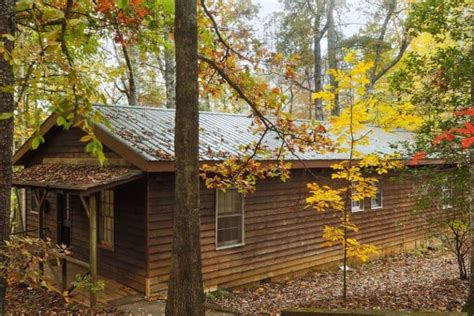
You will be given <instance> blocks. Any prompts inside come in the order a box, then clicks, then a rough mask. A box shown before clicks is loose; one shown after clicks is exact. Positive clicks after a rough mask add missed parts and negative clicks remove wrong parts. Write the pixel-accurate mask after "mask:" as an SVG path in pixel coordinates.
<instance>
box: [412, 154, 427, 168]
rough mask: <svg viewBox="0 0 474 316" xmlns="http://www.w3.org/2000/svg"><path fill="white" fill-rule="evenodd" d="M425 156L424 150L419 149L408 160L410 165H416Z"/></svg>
mask: <svg viewBox="0 0 474 316" xmlns="http://www.w3.org/2000/svg"><path fill="white" fill-rule="evenodd" d="M425 158H426V151H419V152H417V153H416V154H414V155H413V157H412V158H411V161H410V165H412V166H414V165H417V164H418V163H419V162H420V161H421V160H423V159H425Z"/></svg>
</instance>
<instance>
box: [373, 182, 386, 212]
mask: <svg viewBox="0 0 474 316" xmlns="http://www.w3.org/2000/svg"><path fill="white" fill-rule="evenodd" d="M373 185H374V186H375V187H376V188H377V193H375V196H374V197H372V199H371V200H370V207H371V208H372V209H373V210H374V209H378V208H382V207H383V205H382V184H381V183H380V182H376V183H373Z"/></svg>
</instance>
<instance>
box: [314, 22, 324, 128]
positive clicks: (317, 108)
mask: <svg viewBox="0 0 474 316" xmlns="http://www.w3.org/2000/svg"><path fill="white" fill-rule="evenodd" d="M319 24H320V21H319V19H317V18H315V22H314V43H313V58H314V74H313V80H314V92H319V91H321V90H323V84H322V81H321V79H322V78H321V73H322V65H321V64H322V62H321V35H320V32H321V30H320V27H319ZM314 114H315V115H314V117H315V119H316V120H320V121H323V120H324V113H323V103H322V101H321V99H315V100H314Z"/></svg>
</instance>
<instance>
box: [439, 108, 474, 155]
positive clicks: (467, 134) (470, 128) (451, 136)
mask: <svg viewBox="0 0 474 316" xmlns="http://www.w3.org/2000/svg"><path fill="white" fill-rule="evenodd" d="M456 115H474V108H469V109H466V110H462V111H458V112H456ZM456 136H458V137H460V138H461V147H462V148H464V149H466V148H470V147H471V146H472V145H473V144H474V125H473V124H471V122H466V123H464V126H463V127H456V128H452V129H450V130H447V131H444V132H442V133H441V134H439V135H438V136H436V137H435V139H434V140H433V145H438V144H439V143H441V142H442V141H443V140H445V141H448V142H452V141H454V140H455V139H456Z"/></svg>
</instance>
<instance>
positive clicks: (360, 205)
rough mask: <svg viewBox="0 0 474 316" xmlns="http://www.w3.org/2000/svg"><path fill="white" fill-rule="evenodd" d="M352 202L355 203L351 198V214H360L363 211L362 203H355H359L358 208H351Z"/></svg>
mask: <svg viewBox="0 0 474 316" xmlns="http://www.w3.org/2000/svg"><path fill="white" fill-rule="evenodd" d="M352 202H356V201H353V200H352V198H351V212H353V213H357V212H362V211H363V210H364V202H363V201H357V202H359V206H353V205H352Z"/></svg>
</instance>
